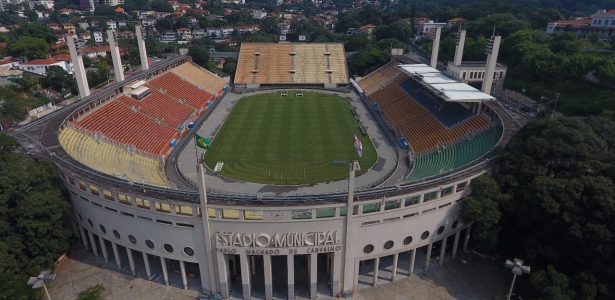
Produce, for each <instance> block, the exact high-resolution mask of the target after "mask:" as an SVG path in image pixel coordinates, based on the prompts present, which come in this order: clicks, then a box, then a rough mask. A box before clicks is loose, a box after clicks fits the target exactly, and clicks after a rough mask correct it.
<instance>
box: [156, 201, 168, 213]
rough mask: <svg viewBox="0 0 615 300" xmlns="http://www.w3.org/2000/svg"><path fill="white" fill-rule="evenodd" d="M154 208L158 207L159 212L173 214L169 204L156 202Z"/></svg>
mask: <svg viewBox="0 0 615 300" xmlns="http://www.w3.org/2000/svg"><path fill="white" fill-rule="evenodd" d="M154 206H155V207H156V210H157V211H160V212H166V213H169V212H171V206H170V205H169V204H168V203H162V202H154Z"/></svg>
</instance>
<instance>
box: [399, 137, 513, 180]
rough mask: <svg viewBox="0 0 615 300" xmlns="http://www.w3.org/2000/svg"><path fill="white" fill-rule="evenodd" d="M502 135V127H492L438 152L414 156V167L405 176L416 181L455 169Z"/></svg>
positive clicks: (478, 154) (486, 148)
mask: <svg viewBox="0 0 615 300" xmlns="http://www.w3.org/2000/svg"><path fill="white" fill-rule="evenodd" d="M500 136H502V127H501V126H497V127H492V128H489V129H487V130H485V131H483V132H481V133H480V134H478V135H476V136H474V137H472V138H470V139H465V140H463V141H460V142H458V143H456V144H454V145H452V146H448V147H446V148H445V149H444V150H442V151H440V152H437V151H436V152H432V153H429V154H426V155H421V156H419V157H417V158H416V161H415V163H414V168H413V169H412V171H411V172H410V174H409V175H408V176H407V177H406V180H407V181H416V180H420V179H424V178H428V177H432V176H436V175H439V174H441V173H445V172H448V171H452V170H455V169H457V168H459V167H461V166H463V165H465V164H468V163H470V162H472V161H474V160H476V159H478V158H480V157H481V156H482V155H484V154H485V153H487V151H489V149H491V148H492V147H493V146H495V144H496V143H497V142H498V141H499V139H500Z"/></svg>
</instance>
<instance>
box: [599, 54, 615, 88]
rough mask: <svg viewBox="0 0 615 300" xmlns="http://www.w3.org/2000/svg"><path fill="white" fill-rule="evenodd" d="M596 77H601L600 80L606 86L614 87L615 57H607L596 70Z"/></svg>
mask: <svg viewBox="0 0 615 300" xmlns="http://www.w3.org/2000/svg"><path fill="white" fill-rule="evenodd" d="M596 77H598V79H600V82H602V83H603V84H604V86H606V87H610V88H611V89H613V84H612V83H613V82H615V57H611V58H609V59H606V60H605V61H604V62H603V63H602V64H601V65H600V66H599V67H598V69H597V70H596Z"/></svg>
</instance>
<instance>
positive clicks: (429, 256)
mask: <svg viewBox="0 0 615 300" xmlns="http://www.w3.org/2000/svg"><path fill="white" fill-rule="evenodd" d="M432 247H433V244H431V243H430V244H429V246H427V255H425V273H427V271H429V261H430V260H431V248H432Z"/></svg>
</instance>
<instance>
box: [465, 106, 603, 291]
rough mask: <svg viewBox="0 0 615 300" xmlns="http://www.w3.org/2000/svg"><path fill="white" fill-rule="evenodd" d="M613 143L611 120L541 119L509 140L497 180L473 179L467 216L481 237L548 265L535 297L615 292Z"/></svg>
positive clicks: (509, 252)
mask: <svg viewBox="0 0 615 300" xmlns="http://www.w3.org/2000/svg"><path fill="white" fill-rule="evenodd" d="M614 146H615V122H613V121H611V120H609V119H606V118H597V117H592V118H588V119H579V118H558V119H548V118H539V119H536V120H533V121H531V122H530V123H528V125H527V126H526V127H524V128H523V129H522V130H521V131H520V132H519V133H518V134H517V135H516V136H515V137H513V139H512V140H511V141H510V143H509V144H508V145H507V147H506V150H505V151H504V153H503V155H502V156H501V159H500V164H499V168H498V170H497V172H496V174H495V181H494V180H493V179H489V178H482V179H480V180H475V182H474V183H473V185H472V192H473V194H472V197H470V198H469V199H468V200H469V201H467V202H466V204H465V205H464V206H465V207H464V218H466V219H467V220H469V221H475V222H476V224H477V226H476V227H475V228H474V229H475V230H476V234H475V235H474V236H475V239H477V242H478V244H479V245H484V244H487V245H495V246H497V249H498V251H499V253H502V254H505V255H506V256H515V257H522V258H525V259H527V260H528V263H529V264H530V265H532V266H533V267H535V270H536V271H538V270H543V271H542V272H538V273H537V274H536V275H534V276H533V277H532V281H533V282H532V284H533V286H532V288H530V289H528V291H527V292H528V293H530V295H532V296H533V297H536V298H543V299H577V298H583V299H606V298H608V297H609V296H612V295H613V292H611V293H609V289H610V290H611V291H612V289H613V288H614V286H613V282H615V271H614V270H615V262H614V261H613V260H612V257H613V256H614V255H615V253H614V251H615V247H614V245H615V242H614V240H613V235H614V234H615V184H614V183H615V182H614V181H615V163H614V162H615V160H614V156H615V152H614V150H613V149H615V148H614ZM496 181H497V185H495V184H494V183H495V182H496ZM498 214H499V215H500V216H499V217H498ZM491 249H493V248H491ZM548 266H552V268H548ZM544 268H546V269H544ZM556 270H557V271H556ZM559 272H561V273H559ZM564 277H566V278H565V279H562V278H564ZM568 277H569V278H571V279H570V281H569V282H568V279H567V278H568ZM573 283H574V284H573ZM560 297H561V298H560Z"/></svg>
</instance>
